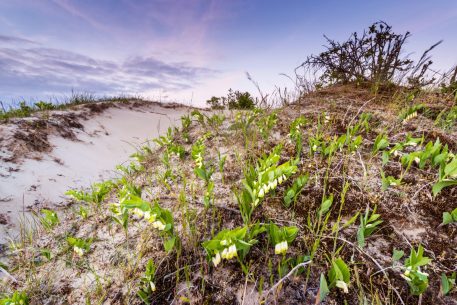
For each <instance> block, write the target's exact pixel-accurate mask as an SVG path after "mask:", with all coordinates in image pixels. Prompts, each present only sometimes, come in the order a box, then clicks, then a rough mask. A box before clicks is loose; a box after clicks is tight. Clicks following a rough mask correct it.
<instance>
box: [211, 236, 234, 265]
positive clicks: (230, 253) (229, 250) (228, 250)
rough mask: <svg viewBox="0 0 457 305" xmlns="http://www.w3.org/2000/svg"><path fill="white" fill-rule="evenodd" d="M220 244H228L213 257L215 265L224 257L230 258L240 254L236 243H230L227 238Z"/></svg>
mask: <svg viewBox="0 0 457 305" xmlns="http://www.w3.org/2000/svg"><path fill="white" fill-rule="evenodd" d="M220 244H221V245H222V246H227V247H225V248H224V250H222V252H219V251H216V253H215V255H214V257H213V258H212V259H211V260H212V261H213V264H214V267H217V265H219V263H220V262H221V260H222V259H226V260H230V259H232V258H234V257H236V256H238V252H237V249H236V246H235V244H230V245H229V242H228V241H227V240H225V239H224V240H221V242H220Z"/></svg>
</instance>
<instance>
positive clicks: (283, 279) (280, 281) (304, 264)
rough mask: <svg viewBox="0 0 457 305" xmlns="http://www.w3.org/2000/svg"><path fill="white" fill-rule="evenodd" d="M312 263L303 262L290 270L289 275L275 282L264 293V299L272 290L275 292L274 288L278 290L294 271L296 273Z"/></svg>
mask: <svg viewBox="0 0 457 305" xmlns="http://www.w3.org/2000/svg"><path fill="white" fill-rule="evenodd" d="M311 262H312V261H307V262H304V263H300V264H298V265H296V266H295V267H293V268H292V270H290V271H289V273H287V274H286V275H285V276H284V277H283V278H281V279H280V280H279V281H277V282H276V284H274V285H273V286H272V287H271V288H270V289H269V290H268V291H267V292H266V293H265V296H264V298H266V297H267V296H268V295H269V294H270V293H271V292H273V291H274V290H276V288H278V286H279V285H281V283H282V282H284V281H285V280H286V279H287V278H289V277H290V276H291V275H292V274H293V273H294V272H295V271H297V270H298V269H299V268H301V267H304V266H306V265H308V264H310V263H311Z"/></svg>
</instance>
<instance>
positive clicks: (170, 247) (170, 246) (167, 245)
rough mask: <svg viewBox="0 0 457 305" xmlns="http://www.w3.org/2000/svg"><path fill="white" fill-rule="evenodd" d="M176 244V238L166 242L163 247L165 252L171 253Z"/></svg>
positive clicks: (173, 237)
mask: <svg viewBox="0 0 457 305" xmlns="http://www.w3.org/2000/svg"><path fill="white" fill-rule="evenodd" d="M175 242H176V236H172V237H170V238H169V239H167V240H166V241H164V242H163V247H164V248H165V251H167V252H170V251H171V250H173V247H174V246H175Z"/></svg>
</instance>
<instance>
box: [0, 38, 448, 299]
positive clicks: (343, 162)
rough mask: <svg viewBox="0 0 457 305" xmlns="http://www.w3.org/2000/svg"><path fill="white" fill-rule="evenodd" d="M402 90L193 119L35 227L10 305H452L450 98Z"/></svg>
mask: <svg viewBox="0 0 457 305" xmlns="http://www.w3.org/2000/svg"><path fill="white" fill-rule="evenodd" d="M388 30H389V31H390V29H388ZM396 37H397V36H396ZM397 38H398V39H403V36H401V37H399V36H398V37H397ZM397 38H395V39H397ZM400 43H401V40H400ZM400 45H401V44H400ZM403 64H404V65H406V64H408V63H407V62H405V63H403ZM383 73H384V72H383ZM386 73H388V74H387V76H388V75H389V73H390V72H389V71H387V72H386ZM369 75H371V76H370V78H371V77H373V78H375V80H373V81H376V79H384V78H385V77H387V76H386V74H373V75H372V74H369ZM387 80H390V78H387ZM341 83H344V84H341ZM392 88H395V92H392V91H382V90H381V91H373V90H372V88H371V87H367V86H365V85H363V86H362V85H360V84H359V83H358V81H357V79H352V78H349V79H345V78H343V79H341V82H340V83H337V84H336V85H334V84H332V85H331V86H324V87H322V88H320V89H319V90H316V91H313V92H310V93H308V94H304V95H302V96H301V97H300V99H299V100H297V101H294V102H293V103H291V104H290V105H288V106H285V107H282V108H278V109H258V108H254V109H250V110H246V109H243V110H239V109H230V110H227V109H226V110H222V109H217V110H213V111H212V112H206V111H192V112H190V113H189V114H188V115H186V116H183V118H182V120H181V122H182V126H181V127H180V128H175V129H170V130H168V132H167V133H166V134H164V135H163V136H162V137H160V138H158V139H156V140H155V141H154V143H155V146H153V147H149V146H148V147H143V148H140V149H139V150H138V153H137V154H135V155H134V156H133V157H132V162H133V163H131V166H130V165H129V166H124V167H119V174H120V176H119V178H117V179H113V180H111V181H106V182H100V183H97V184H94V185H93V186H92V187H91V188H90V189H89V190H70V191H69V192H68V193H67V194H68V195H69V200H70V198H71V200H72V205H71V206H70V208H66V209H60V210H58V211H54V210H42V211H40V212H39V213H37V217H38V219H39V221H38V223H39V224H40V227H39V228H38V229H37V230H35V231H31V232H27V234H24V236H23V238H22V239H21V240H20V241H15V242H14V241H13V242H12V243H11V245H10V251H9V252H8V260H7V263H6V264H5V265H4V266H3V265H2V266H1V268H2V270H5V272H7V274H8V275H9V276H8V277H5V278H4V279H3V280H2V282H1V286H0V287H1V291H2V295H1V296H0V302H3V303H4V304H11V302H20V301H21V300H22V302H23V304H457V290H456V285H455V279H456V276H455V274H456V271H457V270H456V266H457V247H456V246H455V245H456V244H457V227H456V221H457V212H456V211H457V206H456V201H455V198H456V192H457V187H456V185H457V183H455V181H456V168H457V167H456V166H457V163H456V156H455V155H454V152H455V151H456V150H457V130H456V129H455V126H454V124H444V125H442V124H437V123H436V122H437V117H438V116H439V115H440V113H443V111H445V112H447V111H449V109H451V108H450V107H451V105H454V96H453V95H449V94H448V93H447V92H445V91H436V90H434V91H427V90H425V89H420V90H419V91H418V89H417V88H414V89H411V88H406V87H404V86H400V85H398V84H396V85H395V84H393V85H392ZM411 94H414V103H411V102H412V100H411V99H410V98H408V96H411ZM405 96H406V97H407V98H405ZM405 99H406V100H405ZM215 103H216V102H215ZM405 104H407V105H408V107H404V106H405ZM415 105H420V107H419V106H415ZM215 108H220V107H215ZM405 109H406V111H405ZM441 117H443V115H441ZM438 121H441V119H439V120H438ZM56 271H58V272H56ZM8 302H9V303H8Z"/></svg>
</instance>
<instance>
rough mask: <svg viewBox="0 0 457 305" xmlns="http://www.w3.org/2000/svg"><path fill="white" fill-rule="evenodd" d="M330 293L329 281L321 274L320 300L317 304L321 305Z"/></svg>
mask: <svg viewBox="0 0 457 305" xmlns="http://www.w3.org/2000/svg"><path fill="white" fill-rule="evenodd" d="M329 293H330V290H329V289H328V285H327V280H326V279H325V276H324V274H322V273H321V279H320V283H319V299H318V300H317V301H316V304H319V303H321V302H322V301H323V300H324V299H325V297H326V296H327V295H328V294H329Z"/></svg>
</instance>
